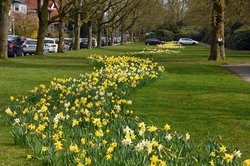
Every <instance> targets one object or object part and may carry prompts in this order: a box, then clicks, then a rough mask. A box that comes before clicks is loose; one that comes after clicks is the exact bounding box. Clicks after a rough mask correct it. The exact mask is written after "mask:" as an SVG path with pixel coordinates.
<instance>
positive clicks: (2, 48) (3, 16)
mask: <svg viewBox="0 0 250 166" xmlns="http://www.w3.org/2000/svg"><path fill="white" fill-rule="evenodd" d="M11 2H12V1H11V0H4V1H3V0H1V1H0V56H1V58H2V59H7V58H8V49H7V48H8V29H9V15H8V14H9V10H10V5H11Z"/></svg>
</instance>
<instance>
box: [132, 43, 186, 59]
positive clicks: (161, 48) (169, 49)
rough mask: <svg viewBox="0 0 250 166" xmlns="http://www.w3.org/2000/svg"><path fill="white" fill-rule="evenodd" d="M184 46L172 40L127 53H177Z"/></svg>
mask: <svg viewBox="0 0 250 166" xmlns="http://www.w3.org/2000/svg"><path fill="white" fill-rule="evenodd" d="M183 48H184V47H183V46H182V45H180V44H177V43H174V42H166V43H164V44H158V45H155V46H149V47H146V48H144V50H143V51H139V52H131V53H129V55H140V56H142V55H155V54H168V55H174V54H177V53H179V52H180V51H179V49H183Z"/></svg>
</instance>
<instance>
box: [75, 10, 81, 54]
mask: <svg viewBox="0 0 250 166" xmlns="http://www.w3.org/2000/svg"><path fill="white" fill-rule="evenodd" d="M74 24H75V26H74V27H75V30H74V33H75V34H74V36H75V42H74V50H80V30H81V23H80V14H77V15H76V16H75V23H74Z"/></svg>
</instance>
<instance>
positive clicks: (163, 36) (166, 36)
mask: <svg viewBox="0 0 250 166" xmlns="http://www.w3.org/2000/svg"><path fill="white" fill-rule="evenodd" d="M147 37H148V38H156V39H159V40H162V41H173V39H174V33H173V32H171V31H168V30H164V29H159V30H157V31H155V32H151V33H150V34H149V35H148V36H147Z"/></svg>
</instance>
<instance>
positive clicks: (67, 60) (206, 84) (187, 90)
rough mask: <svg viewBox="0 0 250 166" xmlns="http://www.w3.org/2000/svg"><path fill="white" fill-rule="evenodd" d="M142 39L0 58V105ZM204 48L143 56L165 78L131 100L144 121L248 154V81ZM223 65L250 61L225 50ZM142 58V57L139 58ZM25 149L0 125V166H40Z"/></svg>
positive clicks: (134, 47)
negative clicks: (218, 138)
mask: <svg viewBox="0 0 250 166" xmlns="http://www.w3.org/2000/svg"><path fill="white" fill-rule="evenodd" d="M144 47H145V46H144V45H143V44H142V43H138V44H129V45H126V46H113V47H103V48H99V49H92V50H81V51H71V52H66V53H65V54H47V55H45V56H44V57H39V56H26V57H18V58H10V59H9V60H8V61H2V60H0V69H1V73H0V78H1V79H0V89H1V90H0V108H4V106H5V105H7V104H8V99H9V96H10V95H13V96H17V95H27V94H28V93H29V90H31V89H33V87H35V86H37V85H39V84H45V85H47V84H49V82H50V81H51V80H52V79H53V77H64V78H67V77H76V78H77V77H79V75H80V74H84V73H86V72H91V71H92V70H93V66H91V65H90V64H89V63H88V60H87V59H86V56H88V55H91V54H103V55H122V54H124V53H126V52H134V51H141V50H142V49H143V48H144ZM208 55H209V49H208V48H206V47H204V46H188V47H186V48H185V49H183V50H181V53H179V54H177V55H164V54H158V55H154V56H147V57H149V58H152V59H154V60H155V61H157V62H159V64H160V65H164V66H165V67H166V70H167V74H166V76H165V77H163V78H160V79H158V80H156V81H153V82H152V83H150V84H149V85H147V86H144V87H142V88H140V89H138V90H136V91H134V92H133V93H132V94H131V95H130V96H129V97H130V99H132V100H133V101H134V102H133V106H132V107H131V109H133V110H134V112H135V114H136V115H139V116H140V117H142V118H143V119H144V120H145V121H146V122H147V123H148V124H149V123H154V124H156V125H159V126H160V125H163V124H165V123H166V122H167V123H169V124H170V125H171V126H172V130H176V131H179V132H182V133H186V132H189V133H190V134H191V137H194V139H196V140H197V141H200V140H202V141H204V140H205V139H206V137H207V135H208V134H209V135H220V136H221V137H222V138H223V140H222V142H223V143H225V144H226V145H230V146H231V145H232V146H233V147H239V148H240V149H241V151H242V152H243V158H250V142H249V139H250V117H249V114H250V102H249V101H250V84H249V83H246V82H244V81H242V80H241V79H240V78H239V77H237V76H235V75H233V74H231V73H230V72H228V71H227V70H226V69H224V68H223V67H221V63H219V62H211V61H207V59H208ZM227 55H228V60H227V61H226V63H244V62H250V53H249V52H243V51H228V52H227ZM145 57H146V56H145ZM27 153H29V154H30V153H31V152H30V151H29V150H28V149H27V148H25V147H21V146H16V145H14V143H13V140H12V138H11V134H10V127H6V126H4V125H1V129H0V165H20V163H22V165H41V162H37V161H36V160H35V161H27V160H26V154H27Z"/></svg>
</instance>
